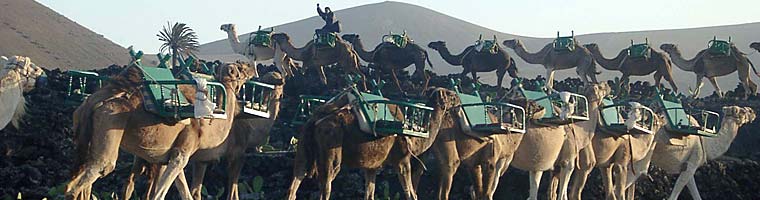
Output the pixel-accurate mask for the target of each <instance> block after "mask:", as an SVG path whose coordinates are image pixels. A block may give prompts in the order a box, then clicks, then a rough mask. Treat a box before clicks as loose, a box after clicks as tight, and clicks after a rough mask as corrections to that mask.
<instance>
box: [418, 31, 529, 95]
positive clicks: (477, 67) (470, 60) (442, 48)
mask: <svg viewBox="0 0 760 200" xmlns="http://www.w3.org/2000/svg"><path fill="white" fill-rule="evenodd" d="M428 47H429V48H431V49H434V50H436V51H438V53H439V54H441V57H442V58H443V60H444V61H446V62H447V63H449V64H450V65H454V66H462V68H464V69H463V70H462V74H461V76H465V75H466V74H467V73H468V72H469V73H470V74H471V75H472V79H473V80H478V76H477V74H476V73H477V72H492V71H494V70H496V77H497V85H498V87H499V88H501V83H502V81H503V80H504V75H505V74H507V73H509V77H512V78H517V66H516V65H515V60H514V59H512V57H510V56H509V54H507V52H506V51H504V49H503V48H501V47H499V46H498V45H497V46H496V50H497V51H496V54H491V53H489V52H487V51H482V52H481V51H476V50H475V45H470V46H468V47H467V48H465V49H464V51H462V53H460V54H459V55H452V54H451V52H449V49H448V48H447V47H446V42H444V41H437V42H431V43H429V44H428Z"/></svg>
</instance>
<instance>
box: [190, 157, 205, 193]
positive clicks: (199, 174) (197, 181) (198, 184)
mask: <svg viewBox="0 0 760 200" xmlns="http://www.w3.org/2000/svg"><path fill="white" fill-rule="evenodd" d="M207 166H208V163H205V162H195V163H193V166H192V168H193V183H192V185H191V186H192V187H191V190H190V191H191V193H192V195H193V198H194V199H201V196H202V194H201V190H202V189H203V178H204V177H205V176H206V167H207Z"/></svg>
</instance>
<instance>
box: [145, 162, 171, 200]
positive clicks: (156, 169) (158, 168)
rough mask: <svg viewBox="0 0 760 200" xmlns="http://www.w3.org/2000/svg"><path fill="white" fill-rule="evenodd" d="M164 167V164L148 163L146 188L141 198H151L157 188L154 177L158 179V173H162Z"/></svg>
mask: <svg viewBox="0 0 760 200" xmlns="http://www.w3.org/2000/svg"><path fill="white" fill-rule="evenodd" d="M165 169H166V166H165V165H158V164H150V170H149V172H148V187H147V188H148V189H147V191H145V195H144V196H143V199H151V198H152V197H153V196H155V194H156V191H157V190H158V188H156V187H157V185H156V179H158V176H159V175H161V174H163V173H164V170H165Z"/></svg>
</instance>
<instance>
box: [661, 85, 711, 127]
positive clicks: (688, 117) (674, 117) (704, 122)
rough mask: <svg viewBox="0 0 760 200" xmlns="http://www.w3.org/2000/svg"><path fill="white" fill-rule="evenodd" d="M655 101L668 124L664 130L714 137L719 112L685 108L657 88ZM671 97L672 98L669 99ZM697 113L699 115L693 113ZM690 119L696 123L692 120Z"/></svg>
mask: <svg viewBox="0 0 760 200" xmlns="http://www.w3.org/2000/svg"><path fill="white" fill-rule="evenodd" d="M656 92H657V100H658V101H657V102H658V104H659V105H660V106H662V108H663V112H664V113H665V117H666V118H667V121H668V124H667V126H666V127H665V128H666V130H668V131H671V132H676V133H680V134H685V135H700V136H706V137H714V136H716V135H717V132H718V130H719V128H720V127H719V126H720V120H721V117H720V114H718V113H717V112H713V111H708V110H701V109H689V110H687V109H685V108H684V107H683V104H682V103H681V102H680V101H679V100H678V99H675V97H670V96H672V95H670V96H669V97H670V98H668V97H665V95H664V94H660V91H659V90H657V91H656ZM669 99H673V100H669ZM693 113H699V115H693ZM692 119H694V120H695V121H696V123H693V122H692Z"/></svg>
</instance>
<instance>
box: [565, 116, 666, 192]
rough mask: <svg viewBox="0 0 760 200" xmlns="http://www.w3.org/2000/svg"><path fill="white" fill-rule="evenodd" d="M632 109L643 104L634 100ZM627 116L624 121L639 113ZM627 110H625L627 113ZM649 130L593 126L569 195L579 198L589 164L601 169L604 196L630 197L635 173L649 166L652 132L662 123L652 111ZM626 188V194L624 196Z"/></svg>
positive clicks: (644, 171) (644, 172) (652, 146)
mask: <svg viewBox="0 0 760 200" xmlns="http://www.w3.org/2000/svg"><path fill="white" fill-rule="evenodd" d="M633 103H634V104H633V105H632V108H633V109H636V108H637V107H643V106H642V105H641V104H638V103H635V102H633ZM631 113H636V115H635V116H632V117H630V116H629V117H628V118H627V119H626V121H625V122H626V124H631V123H629V122H635V121H634V119H639V118H641V117H643V115H641V112H631ZM631 113H629V114H631ZM653 120H654V121H653V123H654V124H653V126H652V129H651V130H652V134H634V133H631V131H629V132H626V133H613V132H608V131H605V130H602V129H597V130H596V133H595V134H594V136H593V137H592V138H591V147H592V148H585V149H583V150H582V151H581V153H580V156H579V159H578V169H579V170H577V171H575V172H574V173H573V181H572V187H571V190H570V193H569V194H570V199H573V200H580V199H582V198H581V192H582V191H583V188H584V186H585V184H586V180H587V179H588V175H589V174H590V173H591V170H593V168H595V167H596V168H600V169H601V170H602V180H603V181H604V187H603V188H604V189H605V194H606V195H607V196H606V199H633V191H634V188H633V187H635V182H636V180H637V179H638V177H640V176H642V175H644V174H646V173H647V171H648V170H649V164H650V162H651V158H652V153H653V152H654V148H655V145H656V143H655V140H654V138H655V137H656V134H658V133H659V130H660V129H661V128H662V126H663V125H665V123H666V122H665V118H664V116H658V115H655V116H654V119H653ZM613 169H615V172H616V174H617V176H618V177H617V179H616V180H615V182H613V177H612V172H613ZM626 191H627V192H628V196H625V194H626Z"/></svg>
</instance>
